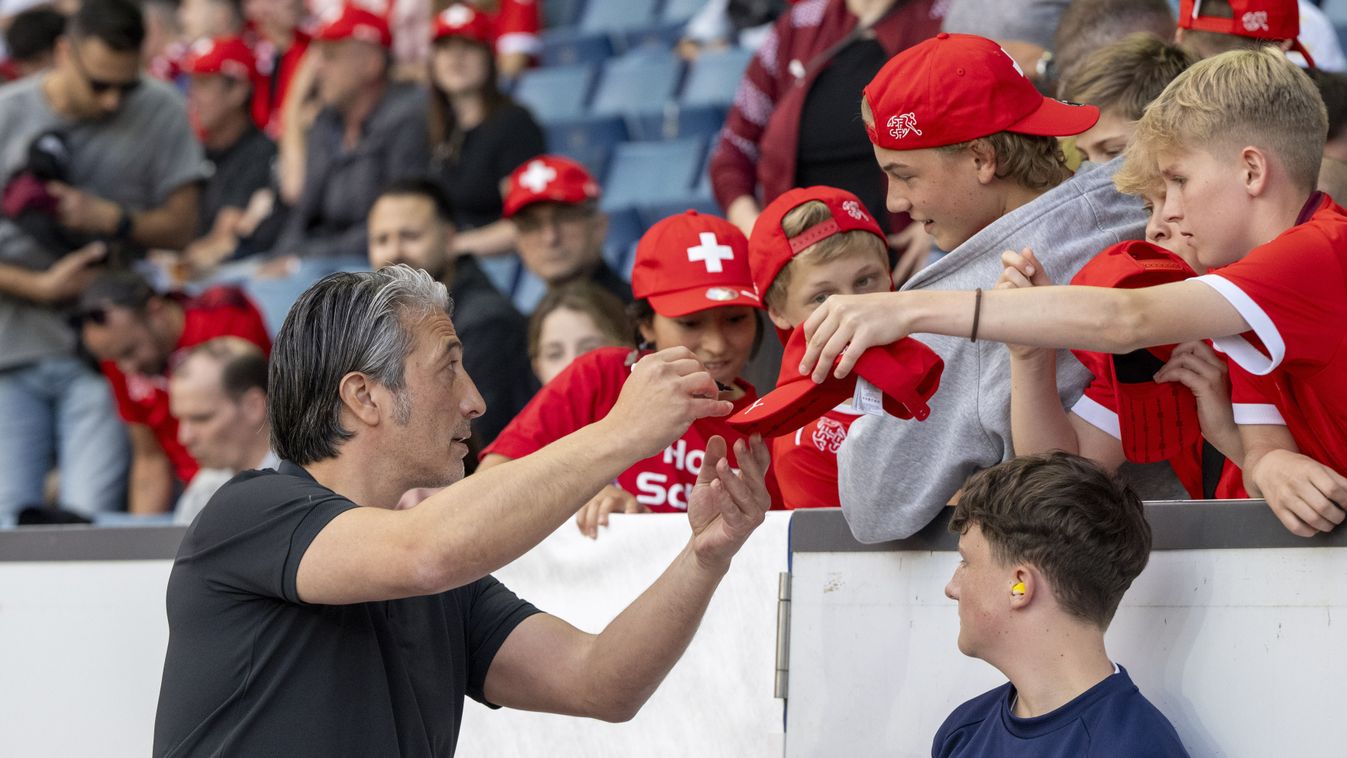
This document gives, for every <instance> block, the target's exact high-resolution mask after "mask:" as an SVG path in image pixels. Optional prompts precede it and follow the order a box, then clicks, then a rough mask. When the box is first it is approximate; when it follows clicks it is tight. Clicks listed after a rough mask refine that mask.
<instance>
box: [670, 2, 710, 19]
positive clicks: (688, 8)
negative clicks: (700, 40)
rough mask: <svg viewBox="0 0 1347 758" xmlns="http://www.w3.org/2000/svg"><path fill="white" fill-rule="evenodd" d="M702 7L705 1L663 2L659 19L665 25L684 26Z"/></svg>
mask: <svg viewBox="0 0 1347 758" xmlns="http://www.w3.org/2000/svg"><path fill="white" fill-rule="evenodd" d="M704 5H706V0H665V3H664V10H663V11H661V12H660V15H659V18H660V20H661V21H664V22H667V23H679V24H686V23H687V22H688V21H689V20H690V19H691V18H692V17H693V16H695V15H697V11H699V10H701V9H702V6H704Z"/></svg>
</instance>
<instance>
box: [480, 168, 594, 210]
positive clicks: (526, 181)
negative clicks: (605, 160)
mask: <svg viewBox="0 0 1347 758" xmlns="http://www.w3.org/2000/svg"><path fill="white" fill-rule="evenodd" d="M599 194H600V191H599V183H598V182H596V181H594V177H592V176H590V175H589V171H587V170H585V167H584V166H582V165H580V164H579V163H576V162H575V161H573V160H571V159H570V158H563V157H561V156H560V155H541V156H538V157H537V158H534V159H532V160H530V161H527V162H525V163H524V165H522V166H520V167H519V168H517V169H515V170H514V173H513V174H510V188H509V190H508V191H506V193H505V207H504V210H503V212H502V215H504V216H505V218H510V217H511V216H513V215H515V214H516V213H518V212H519V211H521V210H523V209H524V208H526V207H528V206H530V205H533V204H534V203H543V202H550V203H565V204H567V205H572V204H574V203H581V202H584V201H586V200H597V199H598V198H599Z"/></svg>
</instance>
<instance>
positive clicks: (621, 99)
mask: <svg viewBox="0 0 1347 758" xmlns="http://www.w3.org/2000/svg"><path fill="white" fill-rule="evenodd" d="M682 75H683V62H682V61H681V60H679V59H678V58H676V57H674V56H673V55H672V54H670V53H660V54H658V55H650V54H643V53H637V54H634V55H626V56H623V57H621V58H614V59H612V60H610V61H608V63H607V64H606V65H605V66H604V69H603V73H602V74H601V75H600V77H599V84H598V87H597V89H596V90H595V92H594V101H593V105H592V106H591V110H592V111H593V113H594V114H595V115H599V116H615V115H638V114H642V113H660V112H662V111H663V109H664V105H665V103H668V102H671V101H672V100H673V99H674V93H675V92H677V91H678V82H679V79H681V78H682Z"/></svg>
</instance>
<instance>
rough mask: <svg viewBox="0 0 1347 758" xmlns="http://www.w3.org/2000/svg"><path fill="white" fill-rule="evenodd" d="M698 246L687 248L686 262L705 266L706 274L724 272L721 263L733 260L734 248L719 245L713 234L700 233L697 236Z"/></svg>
mask: <svg viewBox="0 0 1347 758" xmlns="http://www.w3.org/2000/svg"><path fill="white" fill-rule="evenodd" d="M698 239H700V240H701V243H702V244H700V245H696V246H694V247H690V248H688V260H689V261H691V262H693V263H697V262H701V263H705V264H706V273H708V274H719V273H721V272H722V271H724V270H725V267H724V266H723V265H721V261H732V260H734V248H732V247H730V246H729V245H722V244H720V240H718V239H716V235H715V233H714V232H702V233H701V234H700V235H698Z"/></svg>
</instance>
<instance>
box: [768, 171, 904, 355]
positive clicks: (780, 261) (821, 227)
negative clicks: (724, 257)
mask: <svg viewBox="0 0 1347 758" xmlns="http://www.w3.org/2000/svg"><path fill="white" fill-rule="evenodd" d="M811 200H817V201H819V202H820V203H823V204H824V205H826V206H827V207H828V212H829V213H830V214H831V216H832V218H829V219H826V220H824V221H822V222H820V223H818V224H815V225H813V226H811V227H809V228H808V229H805V230H804V231H803V232H801V233H799V234H797V235H796V236H794V237H787V236H786V230H785V229H784V228H783V227H782V223H783V221H784V220H785V218H786V216H787V215H788V214H789V213H790V212H791V211H793V210H795V209H796V208H799V207H800V206H801V205H804V204H805V203H808V202H810V201H811ZM853 231H862V232H869V233H871V234H873V235H875V236H876V237H878V238H879V240H880V242H882V243H884V245H885V246H886V247H887V246H888V244H889V243H888V239H887V238H886V237H885V236H884V232H883V230H881V229H880V228H879V224H878V223H877V222H876V221H875V219H874V217H873V216H871V215H870V212H869V211H867V210H866V209H865V206H864V205H863V204H862V203H861V200H860V198H858V197H856V196H855V195H853V194H851V193H850V192H847V191H846V190H844V189H838V188H836V187H826V186H823V185H819V186H815V187H798V188H796V189H793V190H789V191H787V192H785V193H783V194H782V195H781V196H780V197H778V198H777V199H775V200H773V201H772V202H770V203H768V204H767V207H766V208H763V209H762V213H761V214H760V215H759V216H758V220H757V221H756V222H755V223H754V224H753V235H752V236H750V237H749V238H748V263H749V267H750V268H752V269H753V283H754V284H756V285H757V287H758V292H759V293H762V294H766V292H767V290H769V289H771V287H772V282H775V281H776V277H777V276H778V275H779V274H780V273H781V269H783V268H785V267H786V264H788V263H790V261H791V259H792V258H794V257H795V256H797V255H799V254H800V253H802V252H804V251H805V250H806V249H808V248H809V247H811V246H813V245H816V244H818V243H820V242H822V241H823V240H825V239H827V238H829V237H831V236H833V235H834V234H842V233H845V232H853ZM889 289H893V283H892V281H890V283H889ZM779 335H780V337H781V341H782V342H785V341H786V337H787V336H788V333H786V332H780V331H779Z"/></svg>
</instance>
